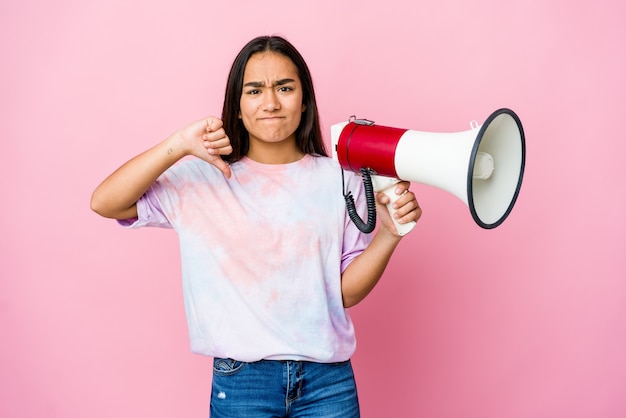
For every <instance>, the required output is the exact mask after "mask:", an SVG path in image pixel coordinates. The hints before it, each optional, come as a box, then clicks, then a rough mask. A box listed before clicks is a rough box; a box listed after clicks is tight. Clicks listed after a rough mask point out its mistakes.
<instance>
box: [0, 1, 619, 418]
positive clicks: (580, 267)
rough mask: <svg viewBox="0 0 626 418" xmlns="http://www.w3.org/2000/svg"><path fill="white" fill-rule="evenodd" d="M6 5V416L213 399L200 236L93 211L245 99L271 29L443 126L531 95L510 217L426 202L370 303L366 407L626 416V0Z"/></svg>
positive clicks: (106, 412)
mask: <svg viewBox="0 0 626 418" xmlns="http://www.w3.org/2000/svg"><path fill="white" fill-rule="evenodd" d="M304 4H305V2H294V1H285V0H277V1H273V2H265V3H263V2H261V3H259V2H258V1H254V2H253V1H243V2H237V1H220V2H206V1H204V2H203V1H200V0H178V1H176V2H174V1H171V2H168V1H165V0H156V1H155V0H153V1H128V0H123V1H122V0H110V1H100V2H96V1H71V0H57V1H42V0H19V1H18V0H9V1H7V0H5V1H4V2H2V4H1V5H0V19H1V21H0V57H1V59H2V64H1V65H0V104H1V113H0V138H1V141H2V146H1V148H0V159H1V162H0V190H1V192H2V205H1V206H0V231H1V235H0V254H1V257H2V261H1V264H0V277H1V280H0V330H1V337H0V338H1V342H0V350H1V355H0V416H2V417H7V418H9V417H10V418H17V417H20V418H21V417H63V418H79V417H80V418H84V417H90V418H101V417H102V418H104V417H153V418H160V417H183V416H184V417H203V416H206V415H207V409H208V396H209V388H210V379H211V378H210V362H209V360H208V359H206V358H202V357H200V356H195V355H192V354H190V352H189V350H188V344H187V333H186V328H185V320H184V314H183V306H182V296H181V289H180V279H179V267H180V266H179V258H178V254H177V240H176V236H175V234H174V233H172V232H171V231H164V230H147V229H145V230H141V231H125V230H122V229H121V228H118V227H117V226H116V225H115V224H114V223H113V222H112V221H108V220H105V219H102V218H99V217H98V216H97V215H95V214H93V213H91V211H90V210H89V197H90V194H91V191H92V190H93V188H94V187H95V186H96V185H97V184H98V183H99V182H100V181H101V180H102V179H103V178H104V177H105V176H106V175H107V174H108V173H109V172H111V171H112V170H113V169H115V168H116V167H117V166H118V165H120V164H121V163H123V162H124V161H125V160H126V159H128V158H130V157H131V156H133V155H134V154H136V153H139V152H140V151H142V150H144V149H146V148H147V147H149V146H151V145H153V144H155V143H156V142H157V141H160V140H161V139H162V138H164V137H165V136H166V135H168V134H169V133H170V132H172V131H174V130H175V129H178V128H179V127H181V126H182V125H183V124H185V123H187V122H190V121H192V120H194V119H196V118H201V117H203V116H205V115H208V114H219V113H220V111H221V105H222V98H223V91H224V85H225V79H226V74H227V71H228V68H229V66H230V63H231V62H232V59H233V58H234V55H235V53H236V52H237V51H238V50H239V48H240V47H241V46H242V45H243V44H244V43H245V42H246V41H248V40H249V39H251V38H252V37H253V36H256V35H259V34H272V33H279V34H283V35H285V36H286V37H287V38H288V39H290V40H291V41H292V42H293V43H294V44H295V45H296V46H297V47H298V48H299V49H300V50H301V52H302V53H303V55H304V56H305V58H306V59H307V61H308V63H309V64H310V67H311V69H312V71H313V74H314V81H315V84H316V88H317V92H318V99H319V104H320V107H321V109H322V121H323V125H324V126H323V127H324V131H325V132H328V130H329V127H330V125H332V124H333V123H336V122H339V121H343V120H346V119H347V118H348V117H349V116H350V115H352V114H356V115H358V116H359V117H366V118H369V119H373V120H375V121H376V122H378V123H379V124H383V125H388V126H396V127H400V128H410V129H416V130H424V131H433V132H456V131H461V130H466V129H467V128H468V127H469V123H470V121H471V120H473V119H476V120H478V121H479V122H482V121H483V120H484V119H485V118H486V117H487V116H488V115H489V114H490V113H491V112H492V111H493V110H495V109H497V108H499V107H510V108H512V109H513V110H515V111H516V112H517V113H518V114H519V116H520V118H521V119H522V122H523V124H524V128H525V131H526V137H527V150H528V158H527V171H526V176H525V180H524V185H523V187H522V191H521V194H520V198H519V201H518V204H517V206H516V207H515V209H514V210H513V212H512V214H511V216H510V217H509V219H508V220H507V221H506V222H505V223H504V224H503V225H502V226H501V227H499V228H497V229H495V230H491V231H486V230H482V229H480V228H479V227H478V226H476V225H475V224H474V223H473V221H472V219H471V216H470V214H469V211H468V210H467V208H466V207H465V206H464V205H463V204H462V203H461V202H460V201H459V200H458V199H456V198H455V197H454V196H452V195H450V194H447V193H444V192H441V191H439V190H437V189H434V188H431V187H428V186H424V185H419V184H415V185H414V186H413V189H414V190H415V191H416V192H417V194H418V197H419V199H420V202H421V204H422V206H423V208H424V216H423V218H422V220H421V221H420V222H419V225H418V227H417V228H416V229H415V230H414V231H413V232H412V233H411V234H410V235H409V236H407V237H406V239H405V240H404V241H403V242H402V244H401V246H400V248H399V249H398V251H397V253H396V254H395V256H394V259H393V260H392V263H391V265H390V266H389V268H388V270H387V272H386V273H385V276H384V277H383V280H382V282H381V283H380V285H379V286H378V287H377V288H376V290H375V291H374V293H373V294H372V295H370V297H369V298H368V299H366V300H365V301H364V302H363V303H362V304H361V305H359V306H357V307H355V308H354V309H353V310H352V313H353V316H354V319H355V321H356V326H357V331H358V336H359V346H358V349H357V353H356V355H355V357H354V363H355V367H356V372H357V380H358V384H359V389H360V397H361V400H362V409H363V417H366V418H370V417H432V418H445V417H454V418H456V417H465V418H473V417H480V418H502V417H507V418H529V417H567V418H583V417H589V418H598V417H604V418H613V417H616V418H617V417H623V416H626V396H624V393H625V388H626V280H625V279H626V274H625V273H626V261H625V260H626V256H625V254H624V248H625V245H624V244H625V241H626V238H625V236H626V222H625V221H624V213H626V186H625V180H626V168H625V167H626V164H625V160H626V140H625V128H624V126H623V125H624V115H625V113H626V106H625V105H624V95H625V93H626V82H625V79H626V77H625V74H626V53H625V51H626V50H625V48H624V41H626V26H625V25H624V24H623V17H624V16H625V13H626V6H624V3H623V2H619V1H617V0H614V1H611V0H597V1H594V2H576V3H572V2H571V1H565V0H561V1H557V0H526V1H518V2H503V1H496V0H478V1H473V2H467V1H465V0H447V1H438V2H434V1H428V2H425V1H406V0H389V1H385V2H374V1H355V0H348V1H315V2H310V5H304Z"/></svg>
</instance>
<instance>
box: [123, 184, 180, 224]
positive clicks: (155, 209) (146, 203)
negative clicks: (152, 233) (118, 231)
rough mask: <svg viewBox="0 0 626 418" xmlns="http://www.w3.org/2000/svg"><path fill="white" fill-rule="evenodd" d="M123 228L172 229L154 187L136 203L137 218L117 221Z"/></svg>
mask: <svg viewBox="0 0 626 418" xmlns="http://www.w3.org/2000/svg"><path fill="white" fill-rule="evenodd" d="M117 222H118V224H119V225H121V226H123V227H124V228H141V227H144V226H151V227H156V228H172V224H171V223H170V221H169V219H168V218H167V216H166V215H165V213H164V212H163V209H162V208H161V203H160V202H159V199H158V197H157V193H156V191H155V188H154V186H153V187H150V188H149V189H148V191H146V193H145V194H144V195H143V196H141V198H140V199H139V200H138V201H137V217H136V218H131V219H123V220H118V221H117Z"/></svg>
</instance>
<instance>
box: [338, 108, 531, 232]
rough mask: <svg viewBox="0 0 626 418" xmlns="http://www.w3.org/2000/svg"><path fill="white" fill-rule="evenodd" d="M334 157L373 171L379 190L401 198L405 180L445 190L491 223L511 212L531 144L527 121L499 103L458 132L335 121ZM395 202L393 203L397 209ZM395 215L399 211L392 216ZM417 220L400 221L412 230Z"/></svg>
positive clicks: (352, 167)
mask: <svg viewBox="0 0 626 418" xmlns="http://www.w3.org/2000/svg"><path fill="white" fill-rule="evenodd" d="M331 138H332V152H333V158H334V159H335V160H337V161H338V162H339V164H340V165H341V167H342V168H343V169H345V170H350V171H355V172H359V171H361V170H362V169H366V170H368V171H369V172H371V173H372V174H373V175H372V182H373V186H374V190H375V191H376V192H384V193H385V194H387V196H389V197H390V199H392V200H395V199H397V197H398V196H397V195H395V193H393V185H394V184H396V183H397V182H398V181H400V180H405V181H412V182H416V183H422V184H428V185H430V186H434V187H437V188H439V189H442V190H445V191H447V192H449V193H452V194H453V195H455V196H457V197H458V198H459V199H461V200H462V201H463V202H464V203H465V204H466V205H468V207H469V209H470V212H471V214H472V217H473V218H474V221H475V222H476V223H477V224H478V225H479V226H481V227H482V228H485V229H491V228H495V227H497V226H499V225H500V224H501V223H502V222H503V221H504V220H505V219H506V217H507V216H508V215H509V213H510V212H511V210H512V209H513V206H514V205H515V201H516V200H517V196H518V194H519V190H520V187H521V185H522V178H523V174H524V165H525V158H526V145H525V139H524V131H523V128H522V124H521V122H520V120H519V118H518V117H517V115H516V114H515V113H514V112H513V111H512V110H510V109H499V110H497V111H495V112H493V113H492V114H491V115H490V116H489V117H488V118H487V120H486V121H485V122H484V123H483V124H482V125H479V124H478V123H476V122H472V125H471V129H470V130H468V131H464V132H457V133H432V132H420V131H414V130H408V129H398V128H390V127H385V126H377V125H375V124H374V123H373V122H370V121H367V120H359V119H355V118H351V119H350V121H348V122H342V123H338V124H335V125H333V126H332V127H331ZM392 203H393V202H391V203H390V204H389V205H387V206H388V208H389V210H390V211H391V212H392V213H393V210H392V208H391V204H392ZM392 218H393V217H392ZM414 226H415V223H414V222H413V223H410V224H404V225H400V224H397V223H396V228H397V229H398V233H400V234H401V235H404V234H406V233H408V232H409V231H410V230H411V229H413V227H414Z"/></svg>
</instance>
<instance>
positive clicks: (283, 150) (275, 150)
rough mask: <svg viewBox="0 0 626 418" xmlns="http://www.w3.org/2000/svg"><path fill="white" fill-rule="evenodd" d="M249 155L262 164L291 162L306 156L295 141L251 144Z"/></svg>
mask: <svg viewBox="0 0 626 418" xmlns="http://www.w3.org/2000/svg"><path fill="white" fill-rule="evenodd" d="M247 157H248V158H250V159H251V160H253V161H256V162H258V163H261V164H289V163H293V162H296V161H299V160H300V159H302V157H304V153H303V152H302V151H300V150H299V149H298V148H297V147H296V146H295V143H289V144H280V143H274V144H254V146H253V144H252V143H251V144H250V150H249V151H248V154H247Z"/></svg>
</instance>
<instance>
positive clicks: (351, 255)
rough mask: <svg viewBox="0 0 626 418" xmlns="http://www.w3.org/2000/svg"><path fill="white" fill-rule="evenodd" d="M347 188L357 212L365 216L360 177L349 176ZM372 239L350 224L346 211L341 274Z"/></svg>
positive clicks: (364, 201)
mask: <svg viewBox="0 0 626 418" xmlns="http://www.w3.org/2000/svg"><path fill="white" fill-rule="evenodd" d="M349 187H350V189H351V190H352V194H353V195H354V196H355V206H356V210H357V212H358V213H359V214H361V216H362V217H363V216H365V214H366V213H367V203H366V199H365V188H364V187H363V182H362V177H360V176H351V179H350V181H349ZM373 238H374V237H373V235H372V234H366V233H364V232H361V231H360V230H359V228H357V227H356V225H355V224H354V222H352V220H351V219H350V217H349V216H348V213H347V209H346V216H345V223H344V232H343V245H342V255H341V273H343V272H344V270H345V269H346V268H347V267H348V265H349V264H350V263H351V262H352V260H354V259H355V258H356V257H357V256H358V255H360V254H361V253H362V252H363V250H365V248H367V246H368V245H369V244H370V243H371V242H372V239H373Z"/></svg>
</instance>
